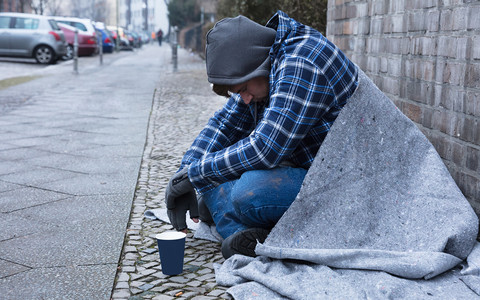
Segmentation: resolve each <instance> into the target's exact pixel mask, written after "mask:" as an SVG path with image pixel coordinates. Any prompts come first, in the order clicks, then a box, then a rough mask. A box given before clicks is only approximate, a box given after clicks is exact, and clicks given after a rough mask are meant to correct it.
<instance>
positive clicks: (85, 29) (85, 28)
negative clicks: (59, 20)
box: [72, 22, 88, 31]
mask: <svg viewBox="0 0 480 300" xmlns="http://www.w3.org/2000/svg"><path fill="white" fill-rule="evenodd" d="M72 26H74V27H77V28H78V29H80V30H81V31H88V30H87V27H85V25H83V24H82V23H79V22H72Z"/></svg>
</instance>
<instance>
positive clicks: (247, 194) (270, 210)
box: [202, 167, 307, 238]
mask: <svg viewBox="0 0 480 300" xmlns="http://www.w3.org/2000/svg"><path fill="white" fill-rule="evenodd" d="M306 174H307V170H305V169H302V168H291V167H277V168H274V169H271V170H255V171H248V172H245V173H243V174H242V176H241V177H240V178H239V179H237V180H234V181H229V182H226V183H223V184H221V185H220V186H218V187H216V188H215V189H213V190H210V191H208V192H206V193H205V194H203V195H202V197H203V200H204V202H205V205H206V206H207V207H208V209H209V210H210V213H211V215H212V218H213V221H214V222H215V225H216V228H217V232H218V233H219V234H220V235H221V236H222V237H223V238H227V237H228V236H230V235H232V234H234V233H235V232H237V231H240V230H244V229H247V228H251V227H261V228H267V229H270V228H272V227H273V226H275V224H276V223H277V221H278V220H279V219H280V217H281V216H282V215H283V213H284V212H285V211H286V210H287V209H288V208H289V207H290V205H291V204H292V202H293V201H294V200H295V197H296V196H297V194H298V192H299V191H300V187H301V186H302V182H303V179H304V177H305V175H306Z"/></svg>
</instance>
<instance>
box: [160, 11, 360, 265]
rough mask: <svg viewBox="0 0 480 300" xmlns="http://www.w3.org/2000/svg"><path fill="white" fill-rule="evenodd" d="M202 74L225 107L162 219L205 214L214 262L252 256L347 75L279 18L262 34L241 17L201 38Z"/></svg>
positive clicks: (352, 83)
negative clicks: (218, 249) (216, 243)
mask: <svg viewBox="0 0 480 300" xmlns="http://www.w3.org/2000/svg"><path fill="white" fill-rule="evenodd" d="M206 65H207V75H208V81H209V82H210V83H212V84H213V90H214V92H215V93H217V94H219V95H222V96H225V97H227V98H228V100H227V102H226V104H225V106H224V107H223V108H221V109H220V110H219V111H217V112H216V113H215V114H214V116H213V117H212V118H211V119H210V120H209V121H208V124H207V125H206V126H205V128H204V129H203V130H202V131H201V132H200V134H199V135H198V137H197V138H196V139H195V141H194V142H193V144H192V146H191V147H190V148H189V149H188V151H187V152H186V153H185V155H184V157H183V159H182V162H181V166H180V170H179V171H178V172H177V173H176V174H175V175H174V176H173V177H172V178H171V179H170V182H169V184H168V187H167V190H166V202H167V213H168V216H169V218H170V221H171V222H172V225H173V227H174V228H176V229H177V230H184V229H186V223H185V214H186V211H187V210H190V217H191V218H192V219H193V221H194V222H198V216H199V213H198V209H199V208H200V210H201V209H202V207H205V205H206V207H207V208H208V210H206V209H205V210H206V211H207V212H210V213H211V216H210V214H208V213H207V214H202V212H201V211H200V219H201V220H204V218H202V215H207V216H209V217H210V218H213V222H214V223H215V225H216V229H217V231H218V233H219V234H220V235H221V236H222V237H223V238H224V241H223V242H222V254H223V256H224V257H225V258H228V257H230V256H232V255H233V254H244V255H248V256H255V246H256V243H257V241H259V242H262V243H263V241H264V240H265V238H266V237H267V235H268V233H269V232H270V229H271V228H272V227H273V226H274V225H275V224H276V222H277V221H278V220H279V219H280V217H281V216H282V215H283V213H284V212H285V211H286V210H287V209H288V207H289V206H290V204H291V203H292V202H293V200H295V197H296V195H297V194H298V192H299V190H300V187H301V185H302V181H303V178H304V177H305V175H306V172H307V170H308V168H309V167H310V165H311V164H312V162H313V160H314V158H315V155H316V153H317V151H318V149H319V147H320V145H321V144H322V141H323V140H324V138H325V136H326V135H327V133H328V131H329V129H330V127H331V126H332V124H333V122H334V121H335V118H336V117H337V116H338V114H339V112H340V110H341V109H342V107H343V106H344V105H345V104H346V102H347V101H348V99H349V98H350V97H351V96H352V94H353V93H354V91H355V89H356V87H357V84H358V81H357V67H356V66H355V65H354V64H353V63H352V62H351V61H350V60H348V59H347V58H346V56H345V55H344V54H343V53H342V52H341V51H340V50H339V49H338V48H337V47H336V46H335V45H334V44H332V43H331V42H330V41H328V40H327V39H326V38H325V37H324V36H323V35H322V34H321V33H320V32H318V31H316V30H314V29H312V28H311V27H309V26H306V25H303V24H300V23H298V22H296V21H295V20H294V19H292V18H289V17H288V16H287V15H286V14H285V13H283V12H282V11H279V12H277V13H276V14H275V15H274V16H273V17H272V18H271V19H270V21H269V22H268V23H267V25H266V26H263V25H260V24H257V23H255V22H253V21H251V20H250V19H248V18H246V17H244V16H238V17H235V18H226V19H223V20H221V21H219V22H218V23H217V24H215V26H214V27H213V28H212V29H211V30H210V31H209V32H208V34H207V36H206ZM196 192H198V195H199V202H200V205H199V207H197V198H196ZM206 219H208V217H205V220H206Z"/></svg>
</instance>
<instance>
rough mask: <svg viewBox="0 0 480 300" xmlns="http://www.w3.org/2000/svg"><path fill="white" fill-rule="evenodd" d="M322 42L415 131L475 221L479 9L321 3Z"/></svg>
mask: <svg viewBox="0 0 480 300" xmlns="http://www.w3.org/2000/svg"><path fill="white" fill-rule="evenodd" d="M327 38H328V39H330V40H331V41H333V42H334V43H335V44H336V45H338V46H339V47H340V48H341V49H342V50H343V51H344V52H345V53H346V54H347V56H348V57H350V58H351V59H352V60H353V61H354V62H355V63H356V64H358V65H359V66H360V68H361V69H362V70H363V71H365V72H366V73H367V75H368V76H369V77H370V78H372V80H373V81H374V82H375V83H376V84H377V85H378V87H379V88H380V89H381V90H383V91H384V92H385V93H386V94H387V95H388V96H389V97H390V99H392V101H393V102H394V103H395V104H396V105H397V107H398V108H399V109H400V110H401V111H403V113H404V114H405V115H407V116H408V117H409V118H410V119H411V120H412V121H414V122H415V123H416V124H417V125H418V127H419V128H420V129H421V130H422V132H423V133H424V134H425V135H426V136H427V137H428V139H429V140H430V141H431V142H432V144H433V145H434V146H435V148H436V149H437V151H438V153H439V154H440V156H441V157H442V158H443V160H444V162H445V164H446V166H447V168H448V169H449V171H450V173H451V174H452V177H453V178H454V180H455V181H456V182H457V184H458V186H459V187H460V189H461V190H462V192H463V194H464V195H465V196H466V198H467V199H468V200H469V201H470V203H471V204H472V206H473V207H474V209H475V211H476V212H477V214H478V215H480V1H478V0H370V1H366V0H329V1H328V23H327Z"/></svg>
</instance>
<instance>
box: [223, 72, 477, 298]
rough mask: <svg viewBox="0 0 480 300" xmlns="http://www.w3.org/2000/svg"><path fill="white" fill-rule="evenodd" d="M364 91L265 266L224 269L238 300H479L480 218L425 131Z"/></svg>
mask: <svg viewBox="0 0 480 300" xmlns="http://www.w3.org/2000/svg"><path fill="white" fill-rule="evenodd" d="M359 82H360V84H359V87H358V89H357V91H356V92H355V94H354V96H353V97H352V98H351V99H350V101H349V103H348V104H347V105H346V106H345V108H344V109H343V110H342V112H341V113H340V115H339V117H338V118H337V120H336V122H335V124H334V125H333V127H332V130H331V131H330V133H329V134H328V136H327V138H326V139H325V141H324V143H323V145H322V147H321V148H320V150H319V152H318V154H317V156H316V158H315V161H314V163H313V165H312V167H311V168H310V170H309V172H308V173H307V176H306V178H305V181H304V183H303V186H302V188H301V190H300V193H299V194H298V196H297V198H296V200H295V201H294V203H293V204H292V206H291V207H290V208H289V209H288V211H287V212H286V213H285V214H284V216H283V217H282V218H281V220H280V221H279V222H278V223H277V225H276V226H275V227H274V228H273V230H272V232H271V233H270V235H269V236H268V238H267V240H266V241H265V243H263V244H259V245H258V246H257V248H256V252H257V254H258V255H260V257H257V258H255V259H253V258H249V257H245V256H241V255H235V256H233V257H231V258H230V259H228V260H226V261H225V263H224V264H222V265H216V277H217V283H219V284H221V285H227V286H232V287H231V288H230V289H229V290H228V291H229V293H230V294H231V295H232V296H233V297H234V298H235V299H253V298H255V299H276V298H279V299H280V298H292V299H324V298H331V299H363V298H373V299H383V298H397V299H401V298H407V299H423V298H425V299H435V298H436V299H439V298H440V299H448V298H450V299H453V298H455V299H473V298H477V297H478V295H477V293H480V285H479V283H480V280H479V278H480V277H479V275H480V274H479V268H478V267H477V266H480V247H478V246H477V244H476V237H477V233H478V218H477V216H476V215H475V213H474V211H473V209H472V208H471V206H470V204H469V203H468V201H467V200H466V199H465V197H464V196H463V195H462V193H461V191H460V190H459V189H458V187H457V185H456V184H455V182H454V181H453V179H452V178H451V176H450V174H449V172H448V170H447V169H446V167H445V165H444V163H443V161H442V159H441V158H440V157H439V155H438V154H437V152H436V151H435V149H434V148H433V146H432V145H431V143H430V142H429V141H428V140H427V139H426V137H425V136H424V135H423V134H422V132H421V131H420V130H419V129H418V128H417V127H416V125H415V124H414V123H413V122H411V121H410V120H409V119H408V118H407V117H406V116H404V115H403V114H402V113H401V112H400V111H399V110H398V109H397V108H396V106H395V105H394V104H393V103H392V102H391V101H390V99H388V98H387V97H386V96H385V95H384V94H383V93H382V92H381V91H380V90H378V88H377V87H376V86H375V85H374V84H373V82H372V81H371V80H370V79H369V78H368V77H367V76H366V75H365V74H364V73H363V72H360V76H359ZM476 246H477V247H476ZM472 249H475V250H474V251H472ZM462 266H463V269H462V268H461V267H462Z"/></svg>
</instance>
